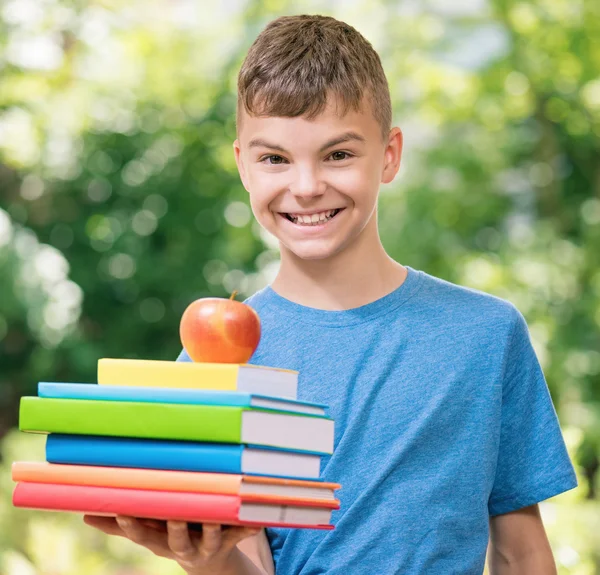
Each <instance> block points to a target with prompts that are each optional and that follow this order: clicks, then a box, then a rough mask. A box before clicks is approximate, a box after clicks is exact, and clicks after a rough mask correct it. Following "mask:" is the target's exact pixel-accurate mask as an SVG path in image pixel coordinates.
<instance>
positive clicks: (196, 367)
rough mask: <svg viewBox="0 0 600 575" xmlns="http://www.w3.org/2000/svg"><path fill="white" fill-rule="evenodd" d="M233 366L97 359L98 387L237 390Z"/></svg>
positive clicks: (235, 373)
mask: <svg viewBox="0 0 600 575" xmlns="http://www.w3.org/2000/svg"><path fill="white" fill-rule="evenodd" d="M238 375H239V366H238V365H237V364H231V365H227V364H211V363H204V364H201V363H193V362H192V363H190V362H176V361H151V360H132V359H129V360H128V359H100V360H99V361H98V384H100V385H127V386H139V387H174V388H187V389H214V390H218V391H227V390H229V391H233V390H236V389H237V381H238Z"/></svg>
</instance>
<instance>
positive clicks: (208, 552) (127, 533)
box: [83, 515, 260, 575]
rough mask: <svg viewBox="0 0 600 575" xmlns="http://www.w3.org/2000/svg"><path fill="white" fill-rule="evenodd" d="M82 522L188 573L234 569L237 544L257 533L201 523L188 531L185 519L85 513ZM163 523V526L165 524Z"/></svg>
mask: <svg viewBox="0 0 600 575" xmlns="http://www.w3.org/2000/svg"><path fill="white" fill-rule="evenodd" d="M83 520H84V522H85V523H86V524H87V525H90V526H92V527H95V528H96V529H99V530H100V531H103V532H104V533H108V534H109V535H119V536H121V537H126V538H127V539H130V540H131V541H133V542H134V543H137V544H138V545H141V546H142V547H146V549H149V550H150V551H152V553H154V554H155V555H158V556H159V557H166V558H167V559H173V560H174V561H177V563H178V564H179V565H180V567H181V568H182V569H183V570H184V571H185V572H186V573H188V575H208V574H211V575H217V574H220V573H223V574H228V573H234V572H236V563H237V564H239V560H238V561H235V560H233V555H235V554H236V553H240V554H241V552H239V551H238V550H237V549H236V545H237V544H238V542H239V541H241V540H242V539H245V538H246V537H250V536H251V535H256V534H257V533H258V532H259V531H260V529H259V528H257V527H234V526H231V527H228V529H227V530H225V531H221V526H220V525H213V524H208V523H206V524H204V525H203V526H202V532H201V533H200V532H194V531H190V530H188V526H187V523H185V522H184V521H166V522H165V521H155V520H152V519H135V518H133V517H123V516H119V517H116V518H114V517H99V516H95V515H84V517H83ZM165 523H166V525H165Z"/></svg>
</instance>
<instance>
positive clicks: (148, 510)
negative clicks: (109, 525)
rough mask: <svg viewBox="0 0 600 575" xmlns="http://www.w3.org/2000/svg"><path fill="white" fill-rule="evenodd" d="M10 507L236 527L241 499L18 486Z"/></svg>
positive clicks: (132, 490)
mask: <svg viewBox="0 0 600 575" xmlns="http://www.w3.org/2000/svg"><path fill="white" fill-rule="evenodd" d="M13 505H14V506H15V507H27V508H32V509H45V510H48V511H72V512H78V513H86V514H100V515H109V516H110V515H129V516H132V517H144V518H148V519H176V520H180V521H195V522H214V523H228V524H235V523H239V521H238V516H239V507H240V499H239V497H237V496H235V495H219V494H214V493H179V492H171V491H151V490H142V489H119V488H114V487H90V486H87V485H58V484H50V483H29V482H20V483H17V485H16V487H15V490H14V492H13Z"/></svg>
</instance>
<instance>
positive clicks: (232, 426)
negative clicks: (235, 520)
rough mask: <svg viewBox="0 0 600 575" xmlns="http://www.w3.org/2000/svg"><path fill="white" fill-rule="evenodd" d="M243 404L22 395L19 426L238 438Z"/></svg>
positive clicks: (95, 432) (24, 428)
mask: <svg viewBox="0 0 600 575" xmlns="http://www.w3.org/2000/svg"><path fill="white" fill-rule="evenodd" d="M241 425H242V408H239V407H227V406H219V405H180V404H166V403H141V402H125V401H96V400H78V399H47V398H41V397H23V398H21V406H20V413H19V428H20V429H21V431H29V432H40V433H69V434H79V435H104V436H111V437H140V438H152V439H172V440H186V441H213V442H218V443H221V442H222V443H240V441H241Z"/></svg>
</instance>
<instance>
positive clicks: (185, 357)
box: [177, 349, 192, 362]
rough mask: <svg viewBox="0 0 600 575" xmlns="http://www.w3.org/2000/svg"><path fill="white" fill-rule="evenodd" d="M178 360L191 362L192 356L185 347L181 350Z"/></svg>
mask: <svg viewBox="0 0 600 575" xmlns="http://www.w3.org/2000/svg"><path fill="white" fill-rule="evenodd" d="M177 361H188V362H191V361H192V358H191V357H190V356H189V355H188V353H187V351H185V349H182V350H181V353H180V354H179V355H178V356H177Z"/></svg>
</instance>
